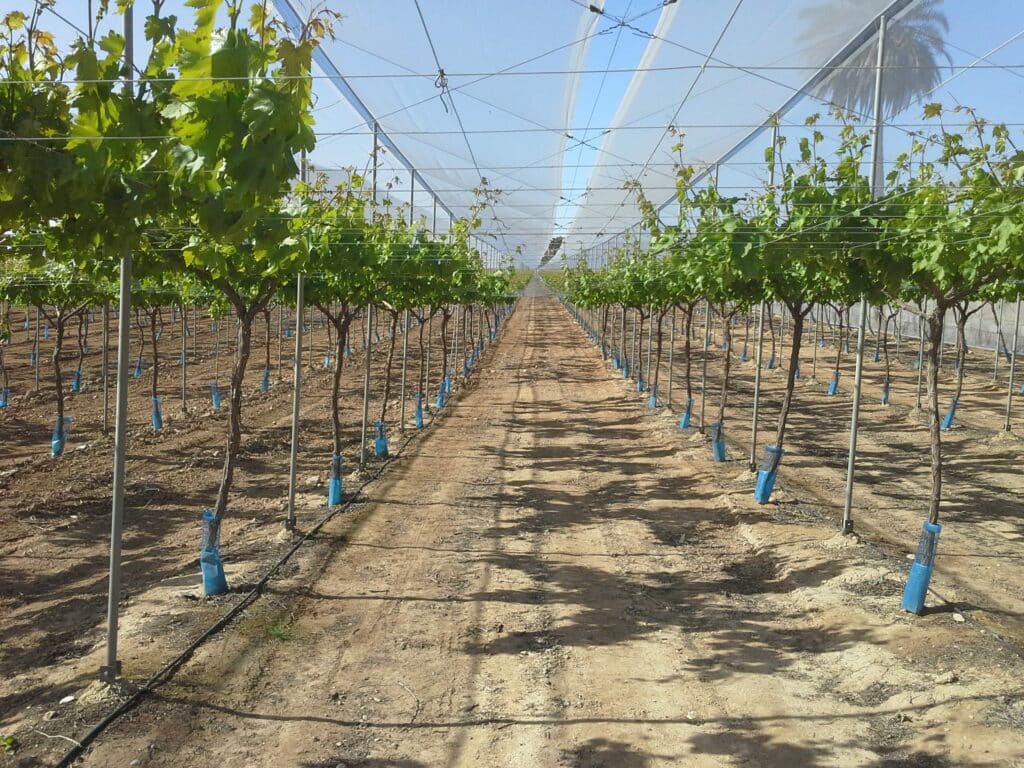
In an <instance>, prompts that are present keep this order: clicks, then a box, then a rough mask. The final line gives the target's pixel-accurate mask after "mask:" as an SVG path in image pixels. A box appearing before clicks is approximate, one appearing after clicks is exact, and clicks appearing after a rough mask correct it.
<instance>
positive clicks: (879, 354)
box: [874, 347, 882, 363]
mask: <svg viewBox="0 0 1024 768" xmlns="http://www.w3.org/2000/svg"><path fill="white" fill-rule="evenodd" d="M881 359H882V351H881V350H880V349H879V348H878V347H875V356H874V361H875V362H876V363H877V362H879V361H880V360H881Z"/></svg>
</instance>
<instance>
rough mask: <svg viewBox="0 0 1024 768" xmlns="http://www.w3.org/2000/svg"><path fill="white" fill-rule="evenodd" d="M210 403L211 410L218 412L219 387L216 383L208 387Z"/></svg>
mask: <svg viewBox="0 0 1024 768" xmlns="http://www.w3.org/2000/svg"><path fill="white" fill-rule="evenodd" d="M210 402H211V403H212V404H213V410H215V411H219V410H220V387H219V386H217V382H216V381H215V382H213V383H212V384H211V385H210Z"/></svg>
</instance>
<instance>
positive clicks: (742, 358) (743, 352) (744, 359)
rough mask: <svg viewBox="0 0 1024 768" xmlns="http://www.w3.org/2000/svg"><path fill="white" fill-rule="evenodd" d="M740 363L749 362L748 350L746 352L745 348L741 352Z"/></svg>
mask: <svg viewBox="0 0 1024 768" xmlns="http://www.w3.org/2000/svg"><path fill="white" fill-rule="evenodd" d="M740 362H741V363H745V362H747V350H746V348H744V349H743V350H742V351H741V352H740Z"/></svg>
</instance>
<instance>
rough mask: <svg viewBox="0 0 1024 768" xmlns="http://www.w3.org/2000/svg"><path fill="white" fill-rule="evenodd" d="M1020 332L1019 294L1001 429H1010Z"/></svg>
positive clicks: (1007, 430)
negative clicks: (1004, 415) (1004, 413)
mask: <svg viewBox="0 0 1024 768" xmlns="http://www.w3.org/2000/svg"><path fill="white" fill-rule="evenodd" d="M1019 332H1020V296H1018V297H1017V310H1016V312H1015V313H1014V318H1013V349H1012V350H1010V383H1009V384H1008V385H1007V389H1006V420H1005V421H1004V422H1003V430H1004V431H1006V432H1009V431H1010V410H1011V408H1012V407H1013V374H1014V373H1015V372H1016V370H1017V336H1018V333H1019Z"/></svg>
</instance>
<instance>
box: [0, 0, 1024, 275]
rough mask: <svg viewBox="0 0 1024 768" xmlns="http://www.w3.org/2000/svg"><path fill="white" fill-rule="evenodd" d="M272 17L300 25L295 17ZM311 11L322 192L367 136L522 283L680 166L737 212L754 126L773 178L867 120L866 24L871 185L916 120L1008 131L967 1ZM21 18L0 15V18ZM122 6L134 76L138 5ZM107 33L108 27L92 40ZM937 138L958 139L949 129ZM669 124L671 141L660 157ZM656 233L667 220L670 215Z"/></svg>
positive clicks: (998, 3) (1022, 89) (621, 227)
mask: <svg viewBox="0 0 1024 768" xmlns="http://www.w3.org/2000/svg"><path fill="white" fill-rule="evenodd" d="M94 5H96V4H94ZM274 5H275V7H276V9H277V10H278V12H279V13H280V14H281V16H282V17H283V18H285V19H286V20H287V21H288V23H289V25H290V26H292V27H293V28H297V26H298V24H299V21H300V19H303V18H305V17H306V16H307V15H308V12H309V7H310V5H311V2H310V0H274ZM327 5H328V6H329V7H330V8H331V9H333V10H337V11H339V12H340V13H342V14H343V19H342V21H341V22H340V23H339V24H338V25H337V27H336V34H337V39H336V40H335V41H327V42H325V44H324V45H323V47H322V50H321V51H320V53H319V54H318V57H317V69H316V71H315V72H314V76H315V78H316V80H315V82H314V92H315V95H316V98H317V103H316V107H315V110H314V118H315V120H316V132H317V148H316V150H315V152H314V153H313V155H312V157H311V162H312V164H313V165H314V167H315V168H316V169H317V170H318V171H322V172H325V173H327V175H328V176H329V177H330V179H331V180H332V181H338V180H340V179H341V178H343V177H344V175H345V174H346V173H347V172H348V171H347V170H345V169H346V168H347V167H352V168H355V169H356V170H357V171H359V172H367V171H368V170H369V167H370V156H371V149H372V146H373V136H372V125H373V123H374V122H375V121H376V122H377V123H378V124H379V126H380V130H381V135H382V143H383V145H384V147H385V148H384V150H383V153H382V154H381V155H380V156H379V158H378V186H379V188H380V190H381V194H382V195H384V194H386V195H388V196H389V197H390V198H392V199H393V200H394V201H395V202H397V203H409V202H412V203H413V207H414V214H415V215H416V216H417V217H424V218H425V219H426V221H427V224H428V226H431V227H436V229H437V231H438V232H441V233H443V232H445V231H446V230H447V228H448V226H449V215H450V214H451V215H454V216H464V215H466V214H467V213H468V212H469V206H470V205H471V204H472V203H473V202H474V201H475V200H476V199H477V198H476V197H475V196H474V193H473V191H472V190H473V189H474V188H478V187H480V186H481V179H486V180H487V186H488V187H489V188H490V189H491V191H492V193H493V194H491V195H490V196H489V197H488V198H487V199H488V202H489V205H488V207H487V209H486V210H485V212H484V215H483V218H484V221H483V224H482V226H481V227H480V229H479V231H478V233H479V234H480V236H481V238H482V239H481V241H480V249H481V251H482V252H483V254H484V256H485V259H488V260H489V261H488V263H489V264H492V265H493V264H497V263H498V258H499V254H502V253H513V252H514V251H515V249H516V248H517V247H519V248H522V251H523V253H522V257H521V258H520V259H518V260H519V261H521V262H522V263H524V264H526V265H535V264H537V263H538V261H539V260H540V259H541V258H542V256H543V255H544V253H545V251H546V250H547V249H548V248H549V245H551V244H557V243H558V242H559V240H558V239H556V240H554V241H553V240H552V238H560V237H564V242H561V248H560V251H561V252H562V253H564V254H566V255H568V256H569V257H571V258H570V260H575V258H576V257H577V256H578V255H579V254H581V253H583V254H584V255H585V256H586V257H587V258H589V259H591V260H592V261H595V262H596V261H600V260H601V259H602V258H604V257H605V256H606V255H607V254H608V253H609V252H610V251H611V250H612V249H613V248H614V247H616V246H617V245H618V244H621V242H622V234H623V233H624V232H626V231H630V230H631V231H633V232H638V231H639V228H638V227H637V223H638V221H639V218H640V216H639V211H638V210H637V206H636V204H635V196H634V195H633V194H631V193H629V192H627V191H626V190H624V189H623V185H624V184H625V183H626V182H627V181H630V180H634V179H636V180H639V181H640V183H641V184H642V186H643V188H644V190H645V192H646V193H647V195H648V197H649V198H651V199H652V200H653V201H654V202H655V203H663V202H666V201H668V200H670V198H671V197H672V191H673V185H674V175H673V164H674V163H675V162H677V161H682V162H684V163H692V164H696V165H698V166H701V167H707V168H708V169H709V175H711V176H716V177H718V180H719V186H720V188H721V189H722V190H723V191H724V192H727V193H731V194H734V195H736V196H742V195H744V194H745V193H746V192H748V191H750V190H752V189H756V188H759V187H760V186H761V185H762V184H763V183H764V181H765V178H764V177H765V173H766V171H765V162H764V149H765V147H766V146H768V144H769V138H768V132H767V130H764V129H763V126H764V125H765V123H766V122H767V121H768V120H769V118H770V117H771V115H773V114H774V113H776V112H781V117H780V128H779V130H780V134H781V136H782V137H783V138H784V139H785V141H786V143H785V146H784V148H783V150H782V159H783V161H785V160H787V159H788V158H791V157H792V155H793V154H794V153H795V152H796V147H797V144H798V140H799V139H800V138H801V137H804V136H807V135H808V133H809V131H810V130H812V129H809V128H807V127H806V126H804V121H805V119H806V118H807V117H808V116H809V115H811V114H814V113H821V115H822V117H821V119H820V120H819V123H818V125H817V126H816V128H815V129H816V130H820V131H821V132H823V133H824V134H825V136H826V141H825V143H824V144H823V145H822V147H821V149H822V151H831V149H832V148H834V146H835V142H836V137H837V135H838V125H837V124H836V120H835V119H834V118H831V117H830V116H829V115H828V114H827V113H828V111H829V108H830V106H836V105H838V106H842V107H845V108H847V109H850V110H852V111H853V112H854V113H855V114H857V115H860V116H861V118H862V120H863V121H864V122H865V123H867V122H869V119H868V118H869V115H870V112H871V101H872V97H873V86H874V77H875V72H874V65H875V57H876V50H877V37H876V34H875V30H876V29H877V19H878V16H879V15H880V14H881V13H883V12H885V13H886V14H887V17H888V18H889V19H890V21H889V23H888V27H887V46H886V57H885V67H886V69H885V73H884V77H883V91H882V96H883V99H882V101H883V119H884V125H885V129H884V141H883V147H884V151H883V162H884V163H885V167H886V168H889V167H891V165H892V163H893V162H894V160H895V158H896V156H897V154H898V153H900V152H902V151H904V150H905V149H906V148H907V146H908V144H909V142H910V141H911V137H912V135H913V134H914V133H915V131H918V130H921V129H925V130H930V129H931V128H930V127H927V126H926V125H924V124H923V121H922V104H923V103H926V102H931V101H937V102H942V103H943V104H945V105H947V106H950V105H953V104H956V103H960V104H967V105H971V106H973V107H976V108H977V110H978V113H979V114H980V115H981V116H983V117H984V118H987V119H988V120H991V121H1005V122H1007V123H1008V124H1009V125H1010V127H1011V132H1012V133H1016V130H1017V129H1018V128H1019V126H1020V125H1022V124H1024V98H1022V96H1024V68H1022V62H1024V9H1022V7H1021V3H1020V2H1019V0H987V2H985V3H984V4H983V5H984V12H983V13H980V12H979V7H980V5H979V3H978V2H977V0H771V2H769V1H768V0H721V2H710V1H708V0H676V2H669V3H668V4H665V3H663V2H662V1H661V0H602V2H599V3H593V4H591V3H589V2H585V0H517V2H504V3H502V2H490V1H489V0H488V1H487V2H482V1H481V0H419V8H420V9H422V14H423V15H422V18H421V16H420V13H419V11H418V9H417V4H416V2H415V0H329V2H328V3H327ZM24 6H25V3H24V0H0V12H2V13H7V12H9V11H11V10H24ZM137 6H138V10H137V13H136V20H135V27H136V41H137V44H136V51H137V56H136V58H137V61H141V60H143V57H144V56H145V47H146V46H145V43H144V32H143V26H144V23H145V14H146V13H148V8H149V4H148V3H147V2H138V3H137ZM595 8H596V10H595ZM87 10H88V4H87V3H85V2H83V1H82V0H56V2H55V3H54V5H53V6H52V8H50V9H48V10H47V11H46V14H47V15H46V17H45V18H46V21H45V22H44V26H46V27H48V28H49V29H51V30H52V31H53V32H54V33H55V34H56V36H57V38H58V41H59V42H60V43H62V44H66V43H70V40H71V39H72V38H73V37H74V36H75V35H77V34H81V33H83V31H84V29H85V28H86V27H87V26H88V21H87V16H88V14H87ZM164 11H165V12H168V13H175V14H177V15H178V16H179V17H180V18H181V19H182V21H183V23H189V22H190V20H191V16H192V11H191V10H190V9H189V8H187V7H186V5H185V0H166V2H165V4H164ZM222 16H223V13H222ZM120 24H121V21H120V18H119V16H118V15H117V14H116V13H111V14H110V15H109V16H108V17H107V19H105V20H104V21H103V22H102V23H101V24H100V27H99V29H98V35H102V33H103V32H104V31H106V30H107V29H120ZM612 40H614V41H615V42H614V45H612V44H611V41H612ZM609 49H610V52H609ZM439 68H443V69H444V71H445V75H446V82H445V81H442V80H440V79H439V71H438V70H439ZM823 68H824V69H823ZM443 85H446V87H441V86H443ZM958 121H959V123H958ZM946 124H947V126H949V127H953V128H960V129H963V126H964V125H965V124H966V118H965V117H963V116H959V117H956V116H952V115H950V116H948V117H947V118H946ZM669 126H674V127H675V128H677V129H678V132H679V134H681V136H682V150H681V152H680V153H678V154H677V153H675V152H673V151H672V147H673V145H675V144H676V143H677V142H679V141H680V135H677V134H676V133H675V132H673V131H671V130H669V129H668V127H669ZM759 129H760V130H759ZM410 166H411V167H412V168H415V170H416V176H415V180H414V179H413V175H412V174H411V173H410V171H409V167H410ZM424 186H428V187H430V189H431V190H433V192H436V194H437V197H438V202H437V204H436V205H435V201H434V198H433V196H432V195H430V194H429V193H428V192H427V191H426V190H425V189H424ZM498 190H500V193H498V192H497V191H498ZM435 212H436V215H435ZM661 215H662V219H663V221H665V222H673V223H674V222H675V219H676V213H675V211H674V210H673V208H672V207H671V206H669V207H667V208H666V209H665V210H663V211H662V214H661Z"/></svg>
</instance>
